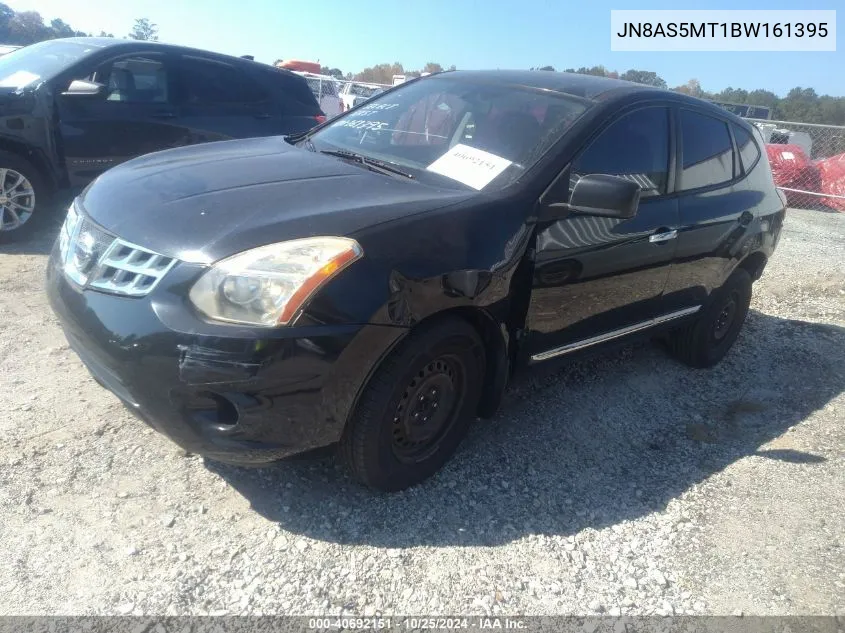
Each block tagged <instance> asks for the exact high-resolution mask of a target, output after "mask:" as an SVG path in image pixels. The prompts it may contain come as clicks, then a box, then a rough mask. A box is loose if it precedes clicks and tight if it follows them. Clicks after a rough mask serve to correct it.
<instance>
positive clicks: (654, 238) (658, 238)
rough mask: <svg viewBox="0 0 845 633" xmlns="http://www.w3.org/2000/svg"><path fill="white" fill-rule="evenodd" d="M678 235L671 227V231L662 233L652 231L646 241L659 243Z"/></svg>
mask: <svg viewBox="0 0 845 633" xmlns="http://www.w3.org/2000/svg"><path fill="white" fill-rule="evenodd" d="M676 237H678V231H677V230H675V229H672V230H671V231H665V232H663V233H654V234H653V235H649V237H648V241H649V242H651V243H652V244H660V243H661V242H668V241H669V240H674V239H675V238H676Z"/></svg>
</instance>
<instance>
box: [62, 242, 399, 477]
mask: <svg viewBox="0 0 845 633" xmlns="http://www.w3.org/2000/svg"><path fill="white" fill-rule="evenodd" d="M172 272H173V273H174V274H173V279H172V280H170V283H168V284H165V283H164V282H162V284H161V285H160V287H158V288H156V289H155V290H154V292H153V293H151V294H150V295H149V296H147V297H143V298H131V297H120V296H116V295H111V294H105V293H102V292H98V291H94V290H84V291H83V290H80V289H79V288H78V287H77V286H75V285H73V284H72V283H71V282H69V281H68V279H67V278H66V276H65V275H64V273H63V272H62V270H61V266H60V262H59V257H58V255H57V252H56V249H54V252H53V253H52V255H51V257H50V261H49V264H48V268H47V294H48V296H49V299H50V304H51V306H52V308H53V311H54V312H55V313H56V315H57V316H58V318H59V321H60V323H61V325H62V328H63V330H64V332H65V336H66V337H67V340H68V343H69V344H70V346H71V348H72V349H73V350H74V351H75V352H76V353H77V354H78V355H79V357H80V359H81V360H82V361H83V363H84V364H85V365H86V367H87V368H88V370H89V371H90V373H91V374H92V376H93V377H94V378H95V379H96V380H97V382H99V383H100V384H101V385H103V386H104V387H105V388H107V389H108V390H110V391H111V392H112V393H114V394H115V395H116V396H117V397H118V398H120V399H121V400H122V401H123V402H124V403H125V404H126V405H127V406H128V408H129V409H130V410H132V411H133V412H135V413H136V414H137V415H138V417H140V418H141V419H143V420H144V421H145V422H146V423H148V424H149V425H150V426H152V427H153V428H155V429H156V430H158V431H160V432H161V433H164V434H165V435H167V436H168V437H170V438H171V439H172V440H173V441H175V442H176V443H177V444H179V445H180V446H182V447H183V448H184V449H186V450H188V451H191V452H194V453H198V454H201V455H205V456H207V457H210V458H212V459H216V460H219V461H224V462H228V463H239V464H256V463H264V462H269V461H273V460H276V459H280V458H283V457H287V456H290V455H293V454H296V453H300V452H304V451H308V450H311V449H313V448H317V447H321V446H326V445H329V444H331V443H333V442H336V441H337V440H338V439H339V438H340V435H341V433H342V431H343V426H344V424H345V423H346V420H347V417H348V415H349V413H350V411H351V410H352V408H353V407H354V404H355V402H356V399H357V396H358V393H359V391H360V389H361V388H362V387H363V385H364V384H365V381H366V380H367V378H368V377H369V375H370V373H371V371H372V370H373V369H374V368H375V366H377V364H378V362H379V360H380V359H381V358H382V357H383V356H384V355H385V354H386V353H387V352H388V351H389V349H390V348H391V347H392V346H393V344H394V343H395V342H396V341H397V340H398V339H399V338H400V337H401V336H402V334H403V333H404V330H403V329H402V328H396V327H391V326H375V325H303V326H299V327H296V326H295V327H286V328H277V329H272V330H268V329H263V328H245V327H237V326H221V325H215V324H206V323H204V322H203V321H201V320H199V319H198V318H196V316H195V315H191V314H189V312H190V309H189V308H188V307H187V306H186V305H185V303H186V302H185V301H184V296H185V292H186V291H185V287H186V284H185V279H184V277H183V276H181V275H180V274H179V273H178V271H177V270H176V269H174V270H173V271H172Z"/></svg>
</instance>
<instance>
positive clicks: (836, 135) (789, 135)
mask: <svg viewBox="0 0 845 633" xmlns="http://www.w3.org/2000/svg"><path fill="white" fill-rule="evenodd" d="M749 121H750V122H751V123H753V124H754V125H756V126H757V127H758V128H759V129H760V132H761V133H762V135H763V139H764V140H765V142H766V153H767V154H768V156H769V162H770V163H771V165H772V174H773V175H774V178H775V184H776V185H777V186H778V187H779V188H780V189H781V190H782V191H783V192H784V193H785V194H786V198H787V201H788V203H789V205H790V206H793V207H803V208H823V209H832V210H836V211H842V212H845V127H842V126H836V125H819V124H816V123H797V122H794V121H769V120H763V119H749Z"/></svg>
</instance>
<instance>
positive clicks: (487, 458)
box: [0, 211, 845, 615]
mask: <svg viewBox="0 0 845 633" xmlns="http://www.w3.org/2000/svg"><path fill="white" fill-rule="evenodd" d="M54 234H55V228H53V229H52V230H47V231H44V232H43V233H42V234H41V236H40V237H39V238H38V239H35V240H32V241H30V242H28V243H25V244H22V245H9V244H7V245H3V246H0V250H2V251H3V252H2V253H0V386H1V387H2V392H3V393H4V394H6V395H5V397H4V398H3V399H2V402H0V414H1V415H0V433H2V435H3V438H4V441H3V442H2V444H0V464H2V467H0V511H2V513H3V519H2V521H0V542H2V543H3V546H2V547H0V596H2V598H0V615H9V614H126V613H143V614H168V615H176V614H203V613H224V612H226V613H237V614H244V613H265V614H266V613H286V614H287V613H300V614H304V613H308V614H327V613H333V614H337V613H341V612H344V613H353V614H372V613H376V612H381V613H385V614H394V613H417V614H430V613H451V614H487V613H492V614H517V613H519V614H588V613H596V612H604V613H610V614H619V613H621V614H652V613H672V612H674V613H715V614H730V613H735V612H739V611H742V612H743V613H745V614H832V613H834V612H842V610H843V608H845V573H843V572H845V512H843V511H842V509H843V508H845V450H843V448H845V428H843V422H845V394H843V392H844V391H845V215H838V214H825V213H820V212H813V211H790V213H789V217H788V219H787V223H786V228H785V232H784V236H783V239H782V241H781V244H780V247H779V250H778V252H777V253H776V254H775V257H774V258H773V260H772V262H771V263H770V265H769V267H768V269H767V271H766V274H765V276H764V277H763V279H762V280H761V281H760V282H758V283H757V284H756V286H755V294H754V301H753V305H752V312H751V313H750V315H749V319H748V322H747V324H746V327H745V329H744V332H743V334H742V336H741V337H740V340H739V341H738V343H737V345H736V346H735V347H734V350H733V351H732V352H731V353H730V355H729V356H728V358H727V359H726V360H725V361H724V362H723V363H722V364H721V365H719V366H718V367H717V368H715V369H713V370H710V371H696V370H691V369H687V368H685V367H682V366H681V365H679V364H677V363H676V362H674V361H672V360H670V359H669V358H668V357H667V356H666V355H665V353H664V352H663V351H662V350H661V349H659V348H658V347H656V346H654V345H651V344H639V345H636V346H633V347H627V348H624V349H620V350H618V351H614V352H609V353H605V354H602V355H599V356H595V357H593V358H590V359H586V360H582V361H579V362H575V363H571V362H570V363H569V364H565V363H560V364H557V365H552V366H547V367H543V368H541V369H538V370H533V371H532V372H530V373H529V374H527V376H526V377H524V378H523V379H522V380H521V381H520V382H519V383H518V384H516V385H514V386H513V387H512V388H511V389H510V391H509V395H508V398H507V401H506V404H505V406H504V408H503V410H502V411H501V412H500V413H499V415H498V416H497V417H496V418H495V419H494V420H492V421H488V422H483V423H479V424H477V425H476V426H475V428H474V430H473V432H472V433H471V434H470V437H469V438H468V440H467V441H466V442H465V443H464V445H463V446H462V448H461V450H460V451H459V453H458V455H457V456H456V458H455V459H454V460H453V461H452V462H451V463H450V465H449V466H448V467H447V468H446V469H445V470H444V471H443V472H442V473H440V474H439V475H438V476H437V477H435V478H434V479H433V480H431V481H429V482H428V483H426V484H424V485H422V486H420V487H418V488H416V489H413V490H410V491H406V492H404V493H401V494H397V495H392V496H388V495H377V494H373V493H370V492H368V491H366V490H363V489H362V488H360V487H359V486H358V485H356V484H355V483H354V482H353V481H351V480H350V479H349V478H348V477H347V476H346V474H345V473H344V471H343V470H342V469H341V468H340V467H339V466H338V465H336V463H335V461H334V460H333V458H332V457H331V456H316V457H310V458H307V459H301V460H298V461H294V462H289V463H283V464H280V465H278V466H274V467H272V468H266V469H261V470H241V469H236V468H230V467H224V466H220V465H218V464H214V463H210V462H205V461H204V460H202V459H201V458H199V457H194V456H186V455H185V454H184V453H182V452H180V451H178V450H177V449H176V448H175V447H174V445H172V444H171V443H170V442H169V441H168V440H166V439H165V438H163V437H160V436H158V435H157V434H154V433H153V432H151V431H150V430H148V429H146V428H145V427H144V426H143V425H141V424H140V423H139V422H137V421H136V420H135V419H134V418H132V417H130V416H129V415H128V414H127V413H126V412H125V411H124V409H123V407H122V406H121V405H120V404H119V403H118V402H117V400H116V399H115V398H114V397H112V396H111V395H109V394H108V393H107V392H106V391H104V390H103V389H101V388H100V387H99V386H97V385H96V384H95V383H94V382H93V380H91V379H90V378H89V377H88V375H87V373H86V371H85V370H84V368H83V367H82V365H81V364H80V362H79V361H78V360H77V358H76V357H75V356H74V355H73V354H72V353H71V352H70V351H69V350H68V348H67V346H66V344H65V342H64V339H63V337H62V335H61V333H60V331H59V328H58V327H57V325H56V322H55V320H54V319H53V317H52V314H51V313H50V311H49V309H48V307H47V303H46V300H45V297H44V295H43V293H42V275H43V267H44V263H45V259H46V257H45V252H46V250H47V249H48V248H49V245H50V243H51V240H52V237H53V235H54ZM837 508H838V509H837Z"/></svg>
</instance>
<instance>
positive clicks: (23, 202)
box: [0, 151, 49, 240]
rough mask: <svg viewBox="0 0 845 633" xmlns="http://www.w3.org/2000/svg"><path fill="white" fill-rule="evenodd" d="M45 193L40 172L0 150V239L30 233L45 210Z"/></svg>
mask: <svg viewBox="0 0 845 633" xmlns="http://www.w3.org/2000/svg"><path fill="white" fill-rule="evenodd" d="M48 193H49V192H48V190H47V187H46V185H45V182H44V178H43V177H42V176H41V173H40V172H39V171H38V170H37V169H36V168H35V167H33V166H32V164H31V163H30V162H29V161H27V160H26V159H24V158H21V157H20V156H18V155H17V154H13V153H11V152H3V151H0V238H2V239H5V240H9V239H20V238H21V237H25V234H27V233H30V232H31V230H32V229H33V227H34V226H35V219H36V212H38V215H40V214H41V212H42V211H43V210H44V209H45V208H46V207H47V203H48V197H49V196H48Z"/></svg>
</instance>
